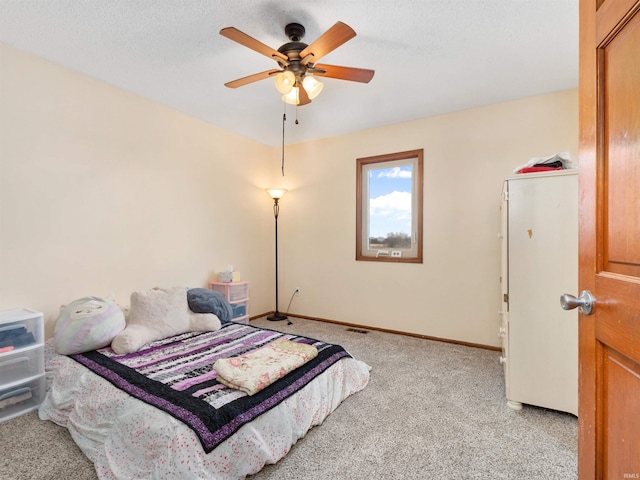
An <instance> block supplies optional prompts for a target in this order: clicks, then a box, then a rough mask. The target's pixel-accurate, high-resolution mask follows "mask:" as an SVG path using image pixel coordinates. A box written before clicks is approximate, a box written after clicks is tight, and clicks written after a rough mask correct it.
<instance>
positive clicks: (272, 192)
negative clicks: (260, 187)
mask: <svg viewBox="0 0 640 480" xmlns="http://www.w3.org/2000/svg"><path fill="white" fill-rule="evenodd" d="M267 193H268V194H269V196H270V197H271V198H273V216H274V217H275V220H276V311H275V312H273V314H272V315H269V316H268V317H267V320H271V321H272V322H277V321H280V320H286V319H287V316H286V315H284V314H282V313H280V312H279V311H278V212H279V211H280V205H278V200H280V199H281V198H282V197H283V196H284V194H285V193H287V191H286V190H284V189H282V188H268V189H267Z"/></svg>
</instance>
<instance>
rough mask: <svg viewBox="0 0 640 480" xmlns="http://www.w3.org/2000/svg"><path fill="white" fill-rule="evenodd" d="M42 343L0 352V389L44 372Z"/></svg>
mask: <svg viewBox="0 0 640 480" xmlns="http://www.w3.org/2000/svg"><path fill="white" fill-rule="evenodd" d="M43 358H44V345H34V346H32V347H30V348H23V349H21V350H18V351H16V352H9V353H2V354H0V389H2V388H3V386H4V385H6V384H8V383H14V382H19V381H20V380H23V379H25V378H28V377H35V376H36V375H38V374H41V373H42V372H44V361H43Z"/></svg>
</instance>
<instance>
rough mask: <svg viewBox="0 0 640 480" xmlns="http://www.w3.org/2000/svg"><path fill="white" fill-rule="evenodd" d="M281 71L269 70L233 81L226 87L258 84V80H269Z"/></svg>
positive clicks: (226, 84)
mask: <svg viewBox="0 0 640 480" xmlns="http://www.w3.org/2000/svg"><path fill="white" fill-rule="evenodd" d="M279 71H280V70H267V71H266V72H260V73H254V74H253V75H249V76H247V77H242V78H238V79H237V80H232V81H231V82H227V83H225V84H224V86H225V87H229V88H238V87H242V86H243V85H247V84H249V83H253V82H257V81H258V80H263V79H265V78H269V77H270V76H271V75H273V74H274V73H278V72H279Z"/></svg>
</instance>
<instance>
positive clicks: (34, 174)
mask: <svg viewBox="0 0 640 480" xmlns="http://www.w3.org/2000/svg"><path fill="white" fill-rule="evenodd" d="M0 48H2V50H1V51H0V54H1V57H0V58H1V61H2V66H1V68H0V70H1V72H2V73H1V75H2V76H1V78H0V80H1V83H0V85H1V89H2V90H1V105H0V122H1V123H0V129H1V130H0V132H1V137H0V141H1V144H0V145H1V146H0V162H1V163H0V222H1V223H0V234H1V237H0V309H9V308H16V307H21V306H26V307H30V308H33V309H36V310H40V311H43V312H44V313H45V320H46V325H47V331H48V333H50V332H51V329H52V325H53V322H54V321H55V319H56V318H57V311H58V309H59V306H60V304H62V303H67V302H70V301H72V300H74V299H76V298H79V297H82V296H85V295H97V296H101V295H107V294H109V293H114V294H115V296H116V300H117V301H118V302H119V303H122V304H128V303H129V296H130V294H131V292H133V291H135V290H140V289H147V288H151V287H154V286H163V287H165V286H173V285H185V286H194V287H195V286H206V284H207V282H208V280H209V279H210V278H211V277H212V276H213V273H214V271H216V272H217V271H219V270H221V269H224V268H226V265H228V264H233V265H234V266H235V268H236V269H238V270H239V271H240V272H241V274H242V275H243V276H244V277H245V278H247V279H251V280H252V281H253V282H252V289H251V296H252V298H251V305H250V309H251V312H252V313H253V312H257V313H262V312H264V311H267V310H268V309H270V308H273V307H272V306H271V303H272V290H271V285H270V283H269V282H266V281H264V280H265V279H271V274H272V271H273V266H272V263H273V261H272V253H271V252H272V245H271V244H268V245H266V247H265V238H267V239H268V241H272V240H271V235H270V234H271V231H272V230H271V228H272V223H271V221H272V218H273V217H272V214H271V210H270V207H269V205H270V203H269V202H270V200H269V198H268V197H267V195H266V193H265V192H264V190H263V188H264V187H265V186H267V185H269V183H271V182H270V178H269V175H268V172H269V170H270V169H269V168H268V167H269V162H268V161H265V155H266V154H268V153H269V152H270V151H271V150H270V149H268V148H266V147H265V146H263V145H260V144H258V143H255V142H252V141H249V140H246V139H243V138H242V137H239V136H236V135H233V134H231V133H229V132H226V131H223V130H221V129H219V128H216V127H213V126H211V125H209V124H206V123H204V122H201V121H199V120H195V119H193V118H190V117H188V116H186V115H183V114H181V113H178V112H176V111H173V110H171V109H169V108H166V107H163V106H160V105H157V104H154V103H152V102H150V101H147V100H145V99H142V98H140V97H137V96H134V95H131V94H129V93H126V92H124V91H122V90H119V89H117V88H114V87H111V86H109V85H107V84H104V83H102V82H98V81H95V80H93V79H91V78H89V77H86V76H84V75H79V74H77V73H74V72H72V71H69V70H67V69H64V68H61V67H59V66H57V65H54V64H51V63H49V62H46V61H43V60H42V59H39V58H37V57H33V56H30V55H26V54H24V53H21V52H19V51H17V50H15V49H12V48H9V47H7V46H1V47H0ZM259 210H263V211H264V215H257V214H256V213H255V212H256V211H259Z"/></svg>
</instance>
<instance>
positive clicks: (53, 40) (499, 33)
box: [0, 0, 578, 145]
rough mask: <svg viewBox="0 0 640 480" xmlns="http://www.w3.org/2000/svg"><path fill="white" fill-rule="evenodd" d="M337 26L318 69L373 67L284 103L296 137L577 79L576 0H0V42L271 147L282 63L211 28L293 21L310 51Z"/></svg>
mask: <svg viewBox="0 0 640 480" xmlns="http://www.w3.org/2000/svg"><path fill="white" fill-rule="evenodd" d="M336 21H342V22H344V23H346V24H348V25H350V26H351V27H352V28H353V29H354V30H355V31H356V32H357V36H356V37H355V38H354V39H352V40H350V41H348V42H347V43H345V44H344V45H342V46H341V47H339V48H338V49H336V50H334V51H333V52H331V53H329V54H328V55H326V56H325V57H323V58H322V60H321V61H320V63H328V64H333V65H344V66H351V67H362V68H370V69H374V70H375V71H376V74H375V77H374V78H373V80H372V81H371V82H370V83H369V84H361V83H356V82H348V81H342V80H335V79H330V78H327V79H323V82H324V84H325V88H324V90H323V91H322V93H321V94H320V96H319V97H317V98H316V99H315V100H314V101H313V103H311V104H310V105H306V106H304V107H299V108H297V112H296V108H295V107H293V106H287V118H288V119H289V120H293V119H294V118H295V117H296V115H297V117H298V119H299V124H298V125H295V124H294V122H293V121H287V129H286V142H287V143H297V142H301V141H308V140H312V139H317V138H323V137H328V136H333V135H339V134H342V133H347V132H352V131H357V130H363V129H368V128H372V127H377V126H383V125H389V124H394V123H399V122H403V121H407V120H413V119H417V118H423V117H428V116H432V115H437V114H441V113H447V112H452V111H457V110H462V109H466V108H471V107H476V106H481V105H487V104H491V103H497V102H502V101H508V100H513V99H517V98H522V97H528V96H533V95H539V94H543V93H549V92H554V91H559V90H564V89H569V88H576V87H577V85H578V0H389V1H388V0H313V1H303V0H0V40H2V41H3V42H5V43H6V44H9V45H12V46H14V47H16V48H18V49H21V50H24V51H27V52H32V53H34V54H36V55H38V56H41V57H44V58H46V59H49V60H51V61H53V62H55V63H58V64H61V65H64V66H66V67H69V68H71V69H73V70H76V71H79V72H82V73H85V74H87V75H90V76H92V77H95V78H98V79H101V80H104V81H105V82H108V83H110V84H112V85H115V86H117V87H120V88H123V89H125V90H128V91H131V92H134V93H136V94H139V95H141V96H144V97H146V98H149V99H151V100H154V101H156V102H158V103H161V104H164V105H167V106H169V107H172V108H174V109H176V110H179V111H181V112H184V113H186V114H189V115H191V116H194V117H197V118H200V119H202V120H204V121H207V122H209V123H211V124H214V125H217V126H219V127H221V128H224V129H226V130H230V131H233V132H236V133H238V134H240V135H242V136H245V137H248V138H251V139H254V140H257V141H259V142H261V143H264V144H267V145H279V144H280V142H281V141H282V113H283V111H284V104H283V103H282V101H281V100H280V96H279V94H278V93H277V91H276V90H275V87H274V85H273V82H272V81H271V80H270V79H267V80H262V81H260V82H257V83H253V84H250V85H247V86H244V87H241V88H238V89H229V88H227V87H225V86H224V85H223V84H224V83H225V82H228V81H230V80H234V79H237V78H239V77H244V76H246V75H250V74H253V73H257V72H261V71H264V70H269V69H271V68H277V64H276V63H275V62H274V61H272V60H270V59H268V58H267V57H264V56H262V55H260V54H258V53H256V52H254V51H252V50H250V49H248V48H246V47H243V46H241V45H239V44H237V43H235V42H232V41H231V40H229V39H227V38H224V37H222V36H221V35H219V34H218V32H219V31H220V29H221V28H223V27H228V26H234V27H236V28H238V29H239V30H241V31H243V32H244V33H246V34H248V35H250V36H252V37H254V38H255V39H257V40H259V41H261V42H262V43H265V44H267V45H269V46H271V47H273V48H275V49H277V48H278V47H279V46H280V45H282V44H283V43H286V42H287V41H288V39H287V38H286V36H285V34H284V26H285V25H286V24H287V23H290V22H297V23H301V24H303V25H304V26H305V28H306V30H307V32H306V35H305V37H304V39H303V41H304V42H305V43H311V42H312V41H313V40H315V39H316V38H318V37H319V36H320V35H321V34H322V33H323V32H324V31H326V30H327V29H328V28H329V27H331V26H332V25H333V24H334V23H335V22H336Z"/></svg>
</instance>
